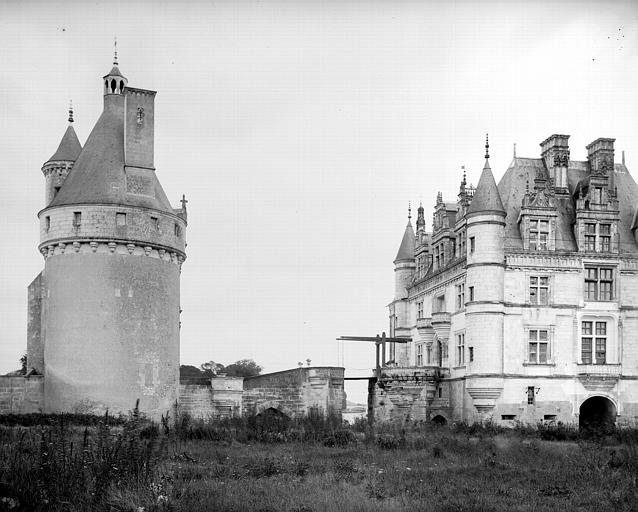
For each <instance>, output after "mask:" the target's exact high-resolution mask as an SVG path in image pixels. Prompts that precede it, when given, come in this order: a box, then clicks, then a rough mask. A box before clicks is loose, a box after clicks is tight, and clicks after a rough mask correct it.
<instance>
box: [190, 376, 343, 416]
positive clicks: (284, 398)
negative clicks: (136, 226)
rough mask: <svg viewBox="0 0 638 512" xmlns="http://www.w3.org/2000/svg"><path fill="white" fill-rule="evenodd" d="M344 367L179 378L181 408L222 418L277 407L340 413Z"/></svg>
mask: <svg viewBox="0 0 638 512" xmlns="http://www.w3.org/2000/svg"><path fill="white" fill-rule="evenodd" d="M343 375H344V369H343V368H337V367H331V366H326V367H311V368H308V367H306V368H295V369H293V370H285V371H282V372H275V373H267V374H265V375H257V376H256V377H248V378H246V379H244V378H243V377H226V376H223V375H221V376H217V377H215V378H213V379H210V380H207V381H201V380H190V381H189V380H187V379H186V380H182V381H181V382H180V386H179V404H180V411H182V412H185V413H187V414H189V415H190V416H192V417H193V418H202V419H208V418H216V419H217V418H225V417H233V416H240V415H242V414H247V415H252V414H259V413H261V412H263V411H264V410H266V409H276V410H278V411H280V412H282V413H283V414H285V415H286V416H289V417H296V416H302V415H304V414H307V413H308V412H309V410H310V409H311V408H316V409H319V410H321V411H323V412H324V413H328V412H330V413H336V414H341V413H342V412H343V410H344V409H345V396H346V395H345V392H344V389H343Z"/></svg>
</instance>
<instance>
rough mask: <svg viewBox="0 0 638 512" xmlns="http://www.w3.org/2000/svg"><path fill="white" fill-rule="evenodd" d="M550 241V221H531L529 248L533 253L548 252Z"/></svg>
mask: <svg viewBox="0 0 638 512" xmlns="http://www.w3.org/2000/svg"><path fill="white" fill-rule="evenodd" d="M548 241H549V221H548V220H540V219H532V220H530V221H529V248H530V250H531V251H546V250H547V249H548Z"/></svg>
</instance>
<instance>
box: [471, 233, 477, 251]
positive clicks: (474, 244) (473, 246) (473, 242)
mask: <svg viewBox="0 0 638 512" xmlns="http://www.w3.org/2000/svg"><path fill="white" fill-rule="evenodd" d="M475 248H476V238H475V237H473V236H471V237H470V253H473V252H474V249H475Z"/></svg>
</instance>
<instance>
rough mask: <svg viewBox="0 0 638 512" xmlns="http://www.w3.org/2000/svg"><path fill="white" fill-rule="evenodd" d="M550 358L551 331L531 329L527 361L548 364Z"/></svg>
mask: <svg viewBox="0 0 638 512" xmlns="http://www.w3.org/2000/svg"><path fill="white" fill-rule="evenodd" d="M548 359H549V332H548V331H547V329H530V330H529V341H528V357H527V361H528V362H529V363H531V364H546V363H547V361H548Z"/></svg>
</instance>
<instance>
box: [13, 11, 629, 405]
mask: <svg viewBox="0 0 638 512" xmlns="http://www.w3.org/2000/svg"><path fill="white" fill-rule="evenodd" d="M637 29H638V3H635V2H634V3H632V2H609V1H599V2H595V1H589V2H588V1H579V2H576V1H552V2H541V1H537V2H522V1H502V2H497V1H483V2H469V1H467V2H464V1H439V2H435V1H431V2H427V1H422V2H408V1H396V0H395V1H390V0H387V1H381V0H377V1H347V0H345V1H343V0H342V1H337V0H335V1H313V2H310V1H309V2H302V1H297V2H293V1H286V2H284V1H243V2H236V1H218V0H215V1H209V2H194V1H182V2H167V1H163V2H160V1H155V2H152V1H148V2H141V1H131V0H129V1H125V2H120V1H116V0H113V1H109V2H105V1H101V0H99V1H93V2H72V1H67V2H65V1H49V2H33V1H28V0H27V1H17V0H15V1H12V0H9V1H6V0H5V1H3V2H2V3H0V48H2V68H1V70H0V119H1V120H2V122H0V150H1V152H2V153H1V154H2V164H1V166H2V176H3V183H4V185H3V186H2V187H0V209H1V210H0V211H1V217H0V218H1V219H2V220H1V221H0V222H2V227H3V232H4V243H3V246H4V250H2V251H0V277H1V286H0V318H1V322H0V373H4V372H8V371H11V370H15V369H17V368H18V367H19V363H18V359H19V357H20V356H21V355H22V354H23V353H24V352H25V351H26V317H27V313H26V302H27V293H26V290H27V286H28V284H29V283H30V282H31V281H32V279H33V278H34V277H35V276H36V275H37V274H38V273H39V272H40V270H41V269H42V268H43V266H44V262H43V258H42V256H41V255H40V253H39V252H38V251H37V245H38V243H39V232H38V221H37V212H38V211H39V210H40V209H42V208H43V207H44V178H43V176H42V173H41V171H40V169H41V167H42V164H43V163H44V162H45V161H46V160H47V159H48V158H49V157H50V156H51V155H52V154H53V153H54V151H55V149H56V148H57V145H58V143H59V141H60V139H61V137H62V135H63V133H64V131H65V129H66V126H67V109H68V103H69V100H71V99H72V100H73V106H74V111H75V123H74V128H75V130H76V132H77V134H78V137H79V139H80V142H81V143H82V144H84V142H85V141H86V139H87V137H88V135H89V133H90V131H91V129H92V128H93V126H94V123H95V122H96V121H97V119H98V117H99V115H100V113H101V110H102V82H101V77H102V76H103V75H105V74H106V73H107V72H108V71H109V70H110V68H111V62H112V58H113V40H114V37H117V45H118V54H119V63H120V70H121V71H122V73H123V74H124V75H125V76H126V77H127V78H128V80H129V85H131V86H132V87H138V88H144V89H152V90H155V91H158V94H157V97H156V104H155V134H156V138H155V165H156V168H157V170H156V173H157V176H158V178H159V180H160V182H161V183H162V186H163V188H164V190H165V192H166V194H167V195H168V197H169V198H170V199H171V201H172V203H173V205H174V206H175V207H177V206H179V199H180V198H181V195H182V194H186V197H187V199H188V201H189V202H188V223H189V225H188V229H187V232H186V237H187V241H188V248H187V258H188V259H187V260H186V262H185V263H184V265H183V268H182V276H181V303H182V309H183V313H182V330H181V362H182V364H194V365H199V364H201V363H202V362H205V361H210V360H213V361H216V362H219V363H222V364H229V363H231V362H234V361H236V360H238V359H242V358H252V359H254V360H255V361H257V362H258V363H259V364H261V365H262V366H263V367H264V371H265V372H270V371H278V370H283V369H287V368H293V367H296V366H297V363H298V362H300V361H303V362H305V361H306V359H310V360H311V364H312V365H313V366H314V365H343V366H345V368H346V376H357V375H368V374H370V373H371V372H370V369H371V368H372V367H373V366H374V347H373V346H372V345H369V344H363V343H344V344H340V343H339V342H337V341H336V338H337V337H339V336H340V335H361V336H374V335H375V334H378V333H381V332H382V331H387V330H388V313H387V308H386V306H387V304H388V303H389V302H390V301H391V300H392V296H393V290H394V273H393V268H394V267H393V264H392V261H393V259H394V257H395V255H396V251H397V250H398V247H399V244H400V242H401V237H402V235H403V231H404V228H405V224H406V222H407V213H408V203H409V202H411V204H412V206H413V210H414V211H415V210H416V207H417V206H418V204H419V202H421V201H422V202H423V206H424V208H425V213H426V222H427V227H428V229H430V227H431V218H432V217H431V215H432V211H433V206H434V202H435V199H436V194H437V192H438V191H441V192H442V193H443V196H444V199H445V200H446V201H454V200H455V199H456V194H457V193H458V186H459V183H460V180H461V177H462V171H461V166H465V168H466V170H467V173H468V181H470V182H473V183H476V182H477V181H478V177H479V175H480V171H481V169H482V166H483V154H484V148H483V145H484V139H485V133H487V132H489V137H490V156H491V158H490V163H491V167H492V170H493V172H494V174H495V177H496V179H497V180H498V179H499V178H500V177H501V176H502V175H503V173H504V172H505V170H506V169H507V166H508V165H509V163H510V161H511V158H512V153H513V145H514V144H516V152H517V155H518V156H525V157H539V156H540V148H539V143H540V142H541V141H543V140H544V139H545V138H546V137H548V136H549V135H551V134H553V133H564V134H569V135H571V138H570V149H571V158H572V159H575V160H585V159H586V150H585V146H586V145H587V144H588V143H590V142H591V141H593V140H595V139H596V138H598V137H613V138H615V139H616V144H615V147H616V160H617V161H620V158H621V156H620V155H621V151H622V150H624V151H625V155H626V163H627V167H628V168H629V171H630V172H631V173H632V174H634V177H636V174H635V173H636V171H635V170H634V169H635V167H634V165H633V163H634V162H635V161H638V115H637V114H638V95H636V93H635V90H636V88H637V86H638V32H637ZM365 385H366V383H365V381H360V382H359V384H358V387H357V385H356V384H348V386H349V387H347V388H346V391H347V392H348V393H349V394H350V395H351V397H353V398H356V399H357V400H359V401H362V400H364V399H365Z"/></svg>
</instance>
